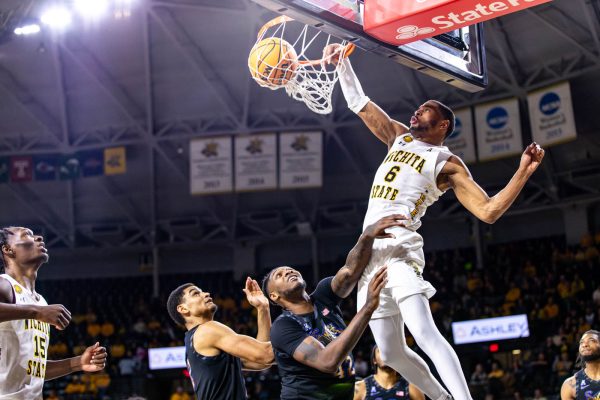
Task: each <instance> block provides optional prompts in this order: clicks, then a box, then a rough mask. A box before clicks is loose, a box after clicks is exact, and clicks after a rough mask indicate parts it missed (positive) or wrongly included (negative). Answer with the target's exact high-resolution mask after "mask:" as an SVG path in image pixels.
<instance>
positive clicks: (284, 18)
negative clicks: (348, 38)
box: [256, 15, 356, 65]
mask: <svg viewBox="0 0 600 400" xmlns="http://www.w3.org/2000/svg"><path fill="white" fill-rule="evenodd" d="M293 20H294V19H293V18H290V17H288V16H286V15H280V16H278V17H275V18H273V19H272V20H270V21H268V22H267V23H266V24H264V25H263V26H262V28H260V30H259V31H258V35H256V37H257V39H260V38H261V37H262V36H263V35H264V34H265V32H266V31H267V29H269V28H272V27H274V26H276V25H279V24H283V23H285V22H290V21H293ZM355 49H356V46H355V45H354V44H353V43H349V44H347V45H346V47H345V48H344V50H342V57H343V58H346V57H349V56H350V55H351V54H352V53H354V50H355ZM322 62H323V59H322V58H320V59H318V60H306V61H299V62H298V63H299V64H301V65H318V64H321V63H322Z"/></svg>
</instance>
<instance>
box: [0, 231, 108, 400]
mask: <svg viewBox="0 0 600 400" xmlns="http://www.w3.org/2000/svg"><path fill="white" fill-rule="evenodd" d="M0 251H1V257H0V260H1V261H2V263H1V264H3V265H4V268H5V273H4V274H2V275H0V399H11V400H37V399H42V389H43V387H44V380H50V379H54V378H58V377H60V376H63V375H67V374H70V373H73V372H77V371H85V372H97V371H100V370H102V369H103V368H104V366H105V364H106V349H105V348H104V347H100V346H99V344H98V343H96V344H95V345H93V346H90V347H88V348H87V349H85V351H84V352H83V354H82V355H81V356H79V357H73V358H68V359H65V360H55V361H51V360H46V354H47V352H48V345H49V344H50V325H52V326H54V327H56V328H57V329H61V330H62V329H64V328H65V327H66V326H67V325H69V322H70V320H71V313H70V312H69V311H68V310H67V309H66V308H65V307H63V306H62V305H60V304H53V305H48V303H46V300H45V299H44V298H43V297H42V296H41V295H40V294H38V293H37V292H36V291H35V280H36V278H37V272H38V270H39V269H40V267H41V266H42V264H44V263H46V262H48V251H47V250H46V248H45V247H44V241H43V238H42V237H41V236H39V235H34V234H33V232H32V231H31V230H30V229H27V228H19V227H9V228H2V229H0Z"/></svg>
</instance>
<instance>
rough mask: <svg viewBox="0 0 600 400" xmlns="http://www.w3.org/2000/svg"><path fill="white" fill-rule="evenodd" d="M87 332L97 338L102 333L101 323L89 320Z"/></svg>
mask: <svg viewBox="0 0 600 400" xmlns="http://www.w3.org/2000/svg"><path fill="white" fill-rule="evenodd" d="M87 334H88V335H90V337H92V338H96V337H98V336H99V335H100V324H99V323H98V322H96V321H93V322H88V324H87Z"/></svg>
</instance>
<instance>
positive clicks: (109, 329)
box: [100, 321, 115, 338]
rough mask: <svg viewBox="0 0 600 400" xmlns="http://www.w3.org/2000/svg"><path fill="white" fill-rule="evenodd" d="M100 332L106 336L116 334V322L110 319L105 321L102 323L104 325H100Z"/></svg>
mask: <svg viewBox="0 0 600 400" xmlns="http://www.w3.org/2000/svg"><path fill="white" fill-rule="evenodd" d="M100 334H101V335H102V336H103V337H105V338H109V337H111V336H112V335H114V334H115V326H114V324H113V323H112V322H110V321H104V322H103V323H102V326H101V327H100Z"/></svg>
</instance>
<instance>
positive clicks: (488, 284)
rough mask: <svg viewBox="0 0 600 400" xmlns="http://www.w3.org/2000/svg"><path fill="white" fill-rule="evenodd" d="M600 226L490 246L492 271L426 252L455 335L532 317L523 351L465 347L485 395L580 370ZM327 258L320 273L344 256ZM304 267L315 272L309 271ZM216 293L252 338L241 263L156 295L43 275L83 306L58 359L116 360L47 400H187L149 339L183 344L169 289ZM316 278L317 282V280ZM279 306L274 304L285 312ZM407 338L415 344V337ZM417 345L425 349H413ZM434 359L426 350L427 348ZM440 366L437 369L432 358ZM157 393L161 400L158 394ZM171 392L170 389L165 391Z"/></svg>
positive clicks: (44, 286)
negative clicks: (574, 238) (153, 358)
mask: <svg viewBox="0 0 600 400" xmlns="http://www.w3.org/2000/svg"><path fill="white" fill-rule="evenodd" d="M599 249H600V235H596V236H595V237H594V236H592V235H586V236H585V237H584V238H583V239H582V241H581V244H580V245H578V246H566V245H565V243H564V238H560V237H551V238H545V239H537V240H529V241H522V242H514V243H508V244H498V245H493V246H488V247H487V248H486V249H485V259H484V262H483V265H484V268H483V269H478V268H477V266H476V263H475V261H474V260H475V254H474V251H473V250H472V249H458V250H452V251H441V252H432V253H428V254H427V255H426V260H427V267H426V268H425V273H424V277H425V278H426V279H428V280H429V281H430V282H431V283H432V284H433V285H434V287H436V288H437V290H438V292H437V294H436V295H435V296H434V297H433V298H432V299H431V308H432V312H433V315H434V318H435V320H436V323H437V325H438V327H439V329H440V330H441V331H442V333H443V334H444V335H445V336H446V338H447V339H448V340H449V341H450V343H453V342H452V332H451V323H452V322H453V321H461V320H469V319H479V318H485V317H496V316H504V315H511V314H527V315H528V317H529V324H530V333H531V337H530V338H529V339H528V341H527V342H524V343H522V344H523V345H522V347H521V348H512V349H510V350H508V351H500V352H498V353H491V352H489V351H488V349H487V347H480V348H479V349H478V351H470V352H469V351H464V350H463V349H461V347H460V346H458V347H457V351H458V352H459V354H460V357H461V363H462V365H463V368H464V372H465V375H466V377H467V381H468V382H469V385H470V388H471V391H472V393H473V396H474V398H475V399H483V400H499V399H515V400H516V399H556V398H558V397H557V394H558V393H559V391H560V385H561V384H562V382H563V381H564V379H566V378H567V377H569V376H571V375H572V374H573V372H574V370H575V369H576V368H577V367H576V356H577V350H578V341H579V338H580V337H581V334H582V333H583V332H585V331H586V330H588V329H592V328H595V329H598V327H599V326H600V252H599ZM344 258H345V255H344V256H343V257H340V259H339V260H338V262H336V263H332V264H331V265H322V266H321V277H325V276H327V275H328V274H333V273H335V272H336V270H337V269H338V268H339V267H340V266H342V265H343V261H344ZM299 269H300V270H301V271H308V270H310V267H307V268H305V269H302V268H299ZM188 281H191V282H195V283H197V284H198V285H199V286H200V287H201V288H202V289H204V290H207V291H210V292H211V293H212V297H213V299H214V302H215V303H216V304H217V305H218V306H219V311H218V313H217V315H216V319H217V320H219V321H221V322H223V323H225V324H227V325H229V326H230V327H231V328H232V329H234V330H235V331H237V332H239V333H245V334H249V335H254V334H255V332H256V316H255V315H253V314H254V309H253V308H252V307H251V306H250V305H249V304H248V303H247V301H246V300H245V298H244V296H243V292H242V290H241V289H242V282H235V281H234V280H233V278H232V275H231V272H220V273H207V274H203V275H185V276H182V275H172V276H171V275H166V276H164V277H162V278H161V291H162V292H161V295H160V296H159V298H153V297H152V295H151V294H152V282H151V278H150V277H147V278H135V279H131V278H129V279H126V278H114V279H113V278H111V279H96V280H72V281H52V280H48V281H41V282H39V286H38V290H39V292H40V293H43V294H44V296H45V297H46V298H47V299H49V301H50V302H51V303H61V304H64V305H65V306H67V308H69V309H70V310H71V312H72V313H73V320H72V322H71V325H70V326H69V327H68V328H67V329H66V330H65V331H56V330H53V331H52V336H51V337H52V339H51V343H52V344H51V346H50V348H49V358H50V359H53V358H63V357H69V356H70V355H73V354H81V353H82V352H83V350H84V349H85V347H86V346H89V345H91V344H93V343H95V342H96V341H99V342H100V343H101V344H102V345H104V346H106V347H107V349H108V352H109V362H108V366H107V368H106V370H105V371H104V372H101V373H97V374H89V375H88V374H76V375H73V376H69V377H65V378H61V379H56V380H54V381H50V382H48V383H47V384H46V386H45V398H46V399H47V400H57V399H63V400H70V399H121V398H125V397H126V396H129V395H132V394H138V395H142V396H148V394H149V393H150V392H153V391H154V392H155V390H154V389H153V386H152V383H151V382H155V381H157V380H158V381H159V382H163V383H164V382H166V383H164V384H163V385H162V386H163V388H164V387H167V390H168V391H169V396H170V399H171V400H188V399H191V398H193V396H192V397H190V394H191V385H190V383H189V379H187V378H186V377H184V376H183V373H182V371H179V372H178V373H177V374H176V375H171V376H169V377H168V378H164V377H163V378H162V379H163V381H160V379H161V376H160V375H159V373H157V372H156V371H150V370H149V369H148V362H147V354H148V353H147V352H148V348H152V347H165V346H180V345H183V331H182V330H181V329H180V328H177V327H176V326H174V324H173V323H172V321H171V320H170V319H169V317H168V314H167V313H166V310H165V304H166V296H167V295H168V293H169V291H170V290H171V289H172V288H174V287H176V286H178V285H179V284H181V283H184V282H188ZM312 287H314V284H313V283H312V282H311V283H309V289H310V288H312ZM355 307H356V306H355V300H354V296H351V297H350V298H349V299H347V300H346V301H345V302H344V304H343V311H344V314H345V316H346V318H347V320H349V319H350V318H351V317H352V316H353V315H354V313H355ZM278 313H279V311H278V310H276V309H273V310H272V317H273V318H275V317H276V315H278ZM408 341H409V345H413V346H414V342H413V341H412V339H411V337H410V335H408ZM372 345H373V339H372V337H371V335H370V333H366V334H365V335H364V337H363V338H362V339H361V341H360V343H359V345H358V346H357V348H356V349H355V352H354V356H355V369H356V372H357V375H358V376H366V375H368V374H369V373H371V366H370V360H369V355H370V349H371V346H372ZM414 349H415V350H416V351H419V350H418V348H417V347H416V346H415V347H414ZM424 358H425V359H427V358H426V357H424ZM431 367H432V369H433V370H434V369H435V367H434V366H433V365H432V366H431ZM246 381H247V387H248V394H249V396H250V398H251V399H258V400H266V399H275V398H278V395H279V388H280V386H279V377H278V375H277V367H275V366H274V367H272V368H271V369H269V370H267V371H262V372H253V373H248V374H247V375H246ZM149 398H152V396H150V397H149ZM161 398H166V397H161Z"/></svg>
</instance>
